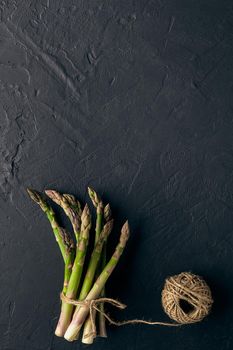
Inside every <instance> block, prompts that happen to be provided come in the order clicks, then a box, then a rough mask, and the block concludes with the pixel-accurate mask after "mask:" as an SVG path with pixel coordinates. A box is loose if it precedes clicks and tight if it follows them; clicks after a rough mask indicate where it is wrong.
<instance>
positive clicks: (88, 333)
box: [77, 204, 112, 344]
mask: <svg viewBox="0 0 233 350" xmlns="http://www.w3.org/2000/svg"><path fill="white" fill-rule="evenodd" d="M103 214H104V219H105V222H106V223H108V222H110V220H111V218H112V212H111V208H110V205H109V204H107V205H106V206H105V207H104V211H103ZM106 244H107V239H106V240H105V242H104V245H103V249H102V256H101V270H103V269H104V268H105V265H106V260H107V257H106V249H107V246H106ZM100 296H101V297H104V296H105V287H104V288H103V289H102V291H101V294H100ZM85 297H86V295H85ZM83 299H84V298H82V299H81V298H80V300H83ZM100 310H101V311H102V312H104V304H103V303H101V304H100ZM77 311H78V309H77ZM93 318H94V319H95V318H96V311H95V310H94V311H93ZM99 335H100V337H104V338H106V337H107V331H106V322H105V317H104V316H103V314H101V313H99ZM93 341H94V336H93V334H92V322H91V318H90V316H89V317H88V318H87V319H86V321H85V323H84V329H83V337H82V343H84V344H92V343H93Z"/></svg>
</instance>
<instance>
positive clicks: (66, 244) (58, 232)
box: [27, 188, 74, 293]
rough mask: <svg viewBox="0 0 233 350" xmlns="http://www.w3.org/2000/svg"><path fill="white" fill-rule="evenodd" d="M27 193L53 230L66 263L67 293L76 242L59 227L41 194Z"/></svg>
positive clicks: (65, 284)
mask: <svg viewBox="0 0 233 350" xmlns="http://www.w3.org/2000/svg"><path fill="white" fill-rule="evenodd" d="M27 192H28V194H29V196H30V198H31V199H32V200H33V201H34V202H36V203H37V204H38V205H39V206H40V207H41V209H42V210H43V212H44V213H45V214H46V216H47V218H48V220H49V222H50V224H51V227H52V229H53V233H54V236H55V238H56V241H57V243H58V246H59V248H60V251H61V254H62V257H63V260H64V263H65V273H64V274H65V276H64V285H63V293H65V292H66V289H67V285H68V282H69V279H70V275H71V268H72V264H73V261H74V242H73V240H72V239H71V237H70V236H69V234H68V233H67V232H66V230H65V229H64V228H62V227H60V226H59V224H58V222H57V219H56V216H55V213H54V211H53V209H52V208H51V207H50V205H49V204H48V203H47V202H46V200H45V199H44V198H43V197H42V195H41V194H40V193H39V192H37V191H35V190H32V189H29V188H28V189H27Z"/></svg>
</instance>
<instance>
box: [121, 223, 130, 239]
mask: <svg viewBox="0 0 233 350" xmlns="http://www.w3.org/2000/svg"><path fill="white" fill-rule="evenodd" d="M129 235H130V228H129V222H128V220H127V221H126V222H125V223H124V225H123V226H122V229H121V237H120V239H121V241H125V242H126V241H127V240H128V239H129Z"/></svg>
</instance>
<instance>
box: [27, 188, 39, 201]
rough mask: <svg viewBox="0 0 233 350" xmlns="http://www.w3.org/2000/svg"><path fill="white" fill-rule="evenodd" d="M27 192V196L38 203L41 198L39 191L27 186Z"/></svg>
mask: <svg viewBox="0 0 233 350" xmlns="http://www.w3.org/2000/svg"><path fill="white" fill-rule="evenodd" d="M27 193H28V195H29V197H30V198H31V199H32V200H33V201H34V202H36V203H39V202H40V200H41V196H40V194H39V192H37V191H36V190H33V189H32V188H27Z"/></svg>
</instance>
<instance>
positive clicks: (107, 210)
mask: <svg viewBox="0 0 233 350" xmlns="http://www.w3.org/2000/svg"><path fill="white" fill-rule="evenodd" d="M111 217H112V211H111V207H110V204H109V203H108V204H107V205H105V207H104V219H105V221H106V222H108V221H110V220H111Z"/></svg>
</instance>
